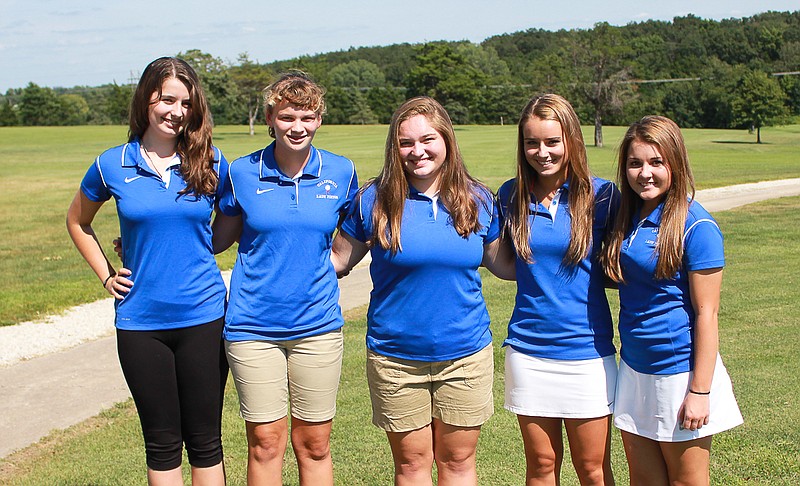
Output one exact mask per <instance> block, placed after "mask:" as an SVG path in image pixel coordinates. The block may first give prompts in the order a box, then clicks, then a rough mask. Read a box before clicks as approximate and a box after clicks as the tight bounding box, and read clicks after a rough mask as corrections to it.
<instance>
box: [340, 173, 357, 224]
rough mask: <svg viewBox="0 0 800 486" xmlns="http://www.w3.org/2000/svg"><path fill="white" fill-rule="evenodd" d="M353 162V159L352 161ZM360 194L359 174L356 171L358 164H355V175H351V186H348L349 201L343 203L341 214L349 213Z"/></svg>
mask: <svg viewBox="0 0 800 486" xmlns="http://www.w3.org/2000/svg"><path fill="white" fill-rule="evenodd" d="M350 163H351V164H353V162H352V161H350ZM357 195H358V174H357V173H356V166H355V164H353V175H352V176H351V177H350V186H349V187H348V188H347V201H346V202H345V203H344V205H342V209H341V214H347V215H349V214H350V212H351V208H352V207H353V205H354V204H353V203H354V202H355V200H356V197H357Z"/></svg>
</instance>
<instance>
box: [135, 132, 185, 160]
mask: <svg viewBox="0 0 800 486" xmlns="http://www.w3.org/2000/svg"><path fill="white" fill-rule="evenodd" d="M177 146H178V139H177V138H165V137H159V136H157V135H154V134H153V132H152V131H150V130H146V131H145V132H144V135H142V147H143V148H144V149H145V150H147V151H148V152H154V153H155V154H157V155H158V156H159V157H162V158H166V157H172V156H173V155H175V149H176V148H177Z"/></svg>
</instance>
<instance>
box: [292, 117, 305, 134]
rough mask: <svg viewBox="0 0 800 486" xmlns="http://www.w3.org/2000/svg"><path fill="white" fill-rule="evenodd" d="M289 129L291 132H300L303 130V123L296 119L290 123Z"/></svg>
mask: <svg viewBox="0 0 800 486" xmlns="http://www.w3.org/2000/svg"><path fill="white" fill-rule="evenodd" d="M291 130H292V132H293V133H297V132H302V131H303V123H302V120H300V119H297V120H295V121H294V122H293V123H292V127H291Z"/></svg>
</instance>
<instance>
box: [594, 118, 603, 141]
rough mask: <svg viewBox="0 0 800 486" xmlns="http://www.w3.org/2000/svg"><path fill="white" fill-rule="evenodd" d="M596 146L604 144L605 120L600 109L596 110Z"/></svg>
mask: <svg viewBox="0 0 800 486" xmlns="http://www.w3.org/2000/svg"><path fill="white" fill-rule="evenodd" d="M594 146H595V147H602V146H603V121H602V117H601V115H600V111H595V112H594Z"/></svg>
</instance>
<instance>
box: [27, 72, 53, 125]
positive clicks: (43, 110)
mask: <svg viewBox="0 0 800 486" xmlns="http://www.w3.org/2000/svg"><path fill="white" fill-rule="evenodd" d="M19 117H20V121H21V122H22V124H23V125H27V126H47V125H61V120H62V105H61V103H60V102H59V100H58V95H57V94H56V93H55V91H53V90H52V89H50V88H42V87H40V86H39V85H37V84H36V83H28V86H27V87H25V88H24V89H23V90H22V98H21V101H20V105H19Z"/></svg>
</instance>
